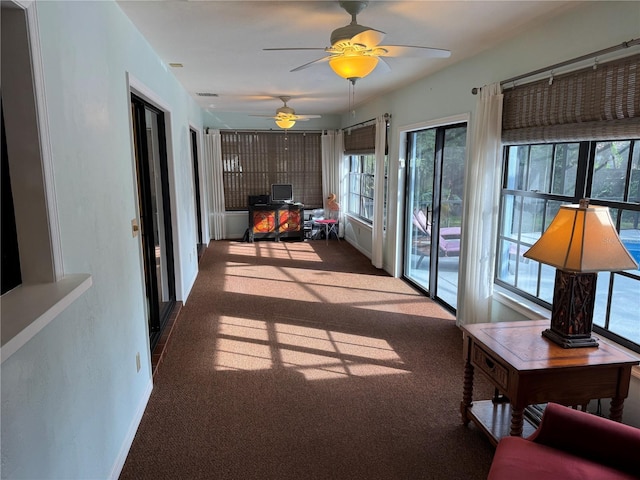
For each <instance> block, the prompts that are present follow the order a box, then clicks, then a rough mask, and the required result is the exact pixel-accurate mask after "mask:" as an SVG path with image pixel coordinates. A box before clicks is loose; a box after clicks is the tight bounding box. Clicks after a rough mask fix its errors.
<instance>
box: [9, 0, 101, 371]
mask: <svg viewBox="0 0 640 480" xmlns="http://www.w3.org/2000/svg"><path fill="white" fill-rule="evenodd" d="M13 4H14V6H15V7H17V8H19V9H22V10H23V12H24V15H25V18H26V28H27V36H28V41H29V47H28V48H29V54H30V57H31V59H30V60H31V70H32V75H33V78H32V84H31V85H27V86H28V87H29V89H30V91H27V92H26V94H31V95H33V101H34V103H35V116H36V118H35V119H32V120H33V121H34V123H35V125H34V126H35V129H36V130H37V135H38V145H39V147H40V158H39V160H40V167H41V171H42V183H41V185H40V189H41V193H42V195H41V196H38V198H34V196H32V195H23V196H22V197H21V195H20V189H18V190H17V191H14V192H13V193H14V202H16V203H18V202H23V205H25V208H24V210H22V209H16V218H17V219H18V218H19V219H20V220H21V222H22V225H23V227H24V228H23V233H22V235H20V232H19V235H18V243H19V247H20V248H22V251H23V254H27V253H28V254H31V253H32V252H33V251H37V252H38V253H39V258H38V263H37V266H36V268H33V264H34V262H31V264H32V268H24V269H23V270H22V285H20V286H18V287H16V288H14V289H13V290H11V291H10V292H7V293H6V294H4V295H3V296H2V302H1V318H2V334H1V338H2V347H1V349H0V350H1V351H2V352H1V355H0V356H1V362H2V363H3V362H4V361H5V360H7V359H8V358H9V357H10V356H11V355H13V354H14V353H15V352H17V351H18V350H19V349H20V348H21V347H22V346H23V345H25V344H26V343H27V342H28V341H29V340H31V339H32V338H33V337H34V336H35V335H36V334H37V333H38V332H40V331H41V330H42V329H43V328H44V327H45V326H46V325H47V324H49V323H50V322H51V321H52V320H53V319H55V318H56V317H57V316H58V315H59V314H60V313H61V312H62V311H64V310H65V309H66V308H67V307H68V306H69V305H71V304H72V303H73V302H74V301H75V300H76V299H78V298H79V297H80V295H82V293H84V292H85V291H86V290H88V289H89V288H90V287H91V284H92V280H91V275H89V274H85V273H81V274H75V275H65V274H64V265H63V255H62V243H61V239H60V228H59V222H58V206H57V200H56V192H55V180H54V175H53V171H54V170H53V158H52V153H51V138H50V132H49V123H48V112H47V108H46V105H47V103H46V92H45V82H44V73H43V71H44V69H43V65H42V54H41V48H40V36H39V29H38V17H37V9H36V3H35V1H32V0H14V2H13ZM29 126H31V125H29V122H27V128H28V127H29ZM36 162H37V160H36ZM25 163H27V162H25ZM16 164H17V165H18V167H17V168H22V165H21V164H22V162H15V163H14V164H12V165H14V166H15V165H16ZM30 165H31V167H32V168H33V166H34V165H36V166H37V164H36V163H35V162H34V161H32V162H31V163H30ZM25 168H27V167H25ZM32 210H37V212H36V213H35V214H33V215H32V213H33V212H32ZM21 237H22V242H21ZM25 242H28V245H26V246H25V245H24V243H25ZM21 264H24V263H23V262H22V259H21Z"/></svg>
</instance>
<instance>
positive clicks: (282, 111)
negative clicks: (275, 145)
mask: <svg viewBox="0 0 640 480" xmlns="http://www.w3.org/2000/svg"><path fill="white" fill-rule="evenodd" d="M278 98H280V100H282V102H283V103H284V106H282V107H280V108H278V109H277V110H276V114H275V115H251V116H252V117H268V118H273V120H275V122H276V125H277V126H278V127H280V128H282V129H284V130H287V129H289V128H291V127H293V126H294V125H295V124H296V122H297V121H302V122H305V121H307V120H309V119H311V118H320V115H296V111H295V110H294V109H293V108H291V107H289V106H287V102H288V101H289V100H291V97H287V96H281V97H278Z"/></svg>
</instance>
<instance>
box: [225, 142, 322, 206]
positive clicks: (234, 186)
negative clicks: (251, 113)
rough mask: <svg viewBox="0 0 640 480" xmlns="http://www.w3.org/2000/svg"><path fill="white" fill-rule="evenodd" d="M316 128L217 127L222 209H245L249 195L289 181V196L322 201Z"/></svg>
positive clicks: (306, 201)
mask: <svg viewBox="0 0 640 480" xmlns="http://www.w3.org/2000/svg"><path fill="white" fill-rule="evenodd" d="M320 137H321V134H320V133H317V132H300V133H298V132H287V133H286V134H283V133H282V132H279V131H277V132H271V131H256V132H236V131H221V132H220V139H221V150H222V165H223V173H222V178H223V186H224V201H225V209H226V210H227V211H231V210H246V209H247V199H248V197H249V195H268V194H270V193H271V185H272V184H274V183H290V184H291V185H292V186H293V199H294V201H296V202H301V203H303V204H304V205H305V207H307V208H318V207H322V205H323V202H322V200H323V198H322V147H321V138H320Z"/></svg>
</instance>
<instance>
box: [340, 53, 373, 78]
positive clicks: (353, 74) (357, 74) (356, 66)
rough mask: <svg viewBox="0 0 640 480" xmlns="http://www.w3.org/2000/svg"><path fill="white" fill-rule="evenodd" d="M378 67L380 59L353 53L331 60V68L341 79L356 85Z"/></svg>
mask: <svg viewBox="0 0 640 480" xmlns="http://www.w3.org/2000/svg"><path fill="white" fill-rule="evenodd" d="M376 65H378V57H375V56H372V55H367V54H366V53H364V52H356V51H352V52H349V53H345V54H343V55H339V56H334V57H331V58H330V59H329V66H330V67H331V69H332V70H333V71H334V72H335V73H336V75H338V76H339V77H342V78H346V79H347V80H350V81H351V83H355V81H356V80H358V79H359V78H364V77H366V76H367V75H369V74H370V73H371V72H373V70H374V69H375V68H376Z"/></svg>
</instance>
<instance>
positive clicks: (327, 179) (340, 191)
mask: <svg viewBox="0 0 640 480" xmlns="http://www.w3.org/2000/svg"><path fill="white" fill-rule="evenodd" d="M321 145H322V197H323V206H325V205H324V204H326V202H327V197H328V196H329V194H330V193H335V195H336V197H337V199H338V200H337V201H338V203H339V204H340V218H339V220H340V223H339V224H338V228H339V235H340V236H343V230H344V222H343V221H342V216H343V209H344V206H345V205H346V203H345V202H346V200H347V199H346V196H345V194H346V193H345V192H346V189H344V188H343V174H342V170H343V166H342V165H343V158H344V146H343V143H342V132H336V131H332V130H329V131H327V132H325V133H324V134H323V135H322V143H321Z"/></svg>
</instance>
